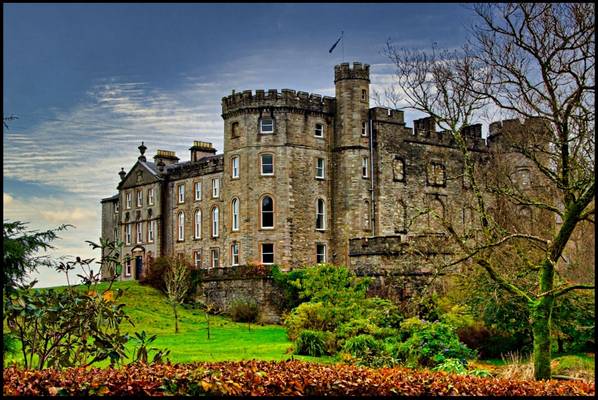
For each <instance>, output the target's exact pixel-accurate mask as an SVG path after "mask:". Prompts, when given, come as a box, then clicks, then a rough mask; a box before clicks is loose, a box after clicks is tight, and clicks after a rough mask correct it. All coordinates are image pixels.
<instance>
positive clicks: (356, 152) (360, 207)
mask: <svg viewBox="0 0 598 400" xmlns="http://www.w3.org/2000/svg"><path fill="white" fill-rule="evenodd" d="M334 83H335V86H336V115H335V135H334V146H333V154H334V165H333V168H334V177H335V179H334V182H333V185H332V191H333V199H334V204H333V207H334V211H333V220H334V221H333V226H334V236H335V237H334V239H333V240H334V242H335V245H336V248H335V249H334V254H333V255H334V257H333V260H332V261H333V262H334V263H336V264H343V265H348V264H349V251H348V249H349V239H350V238H353V237H364V236H371V235H372V232H373V231H372V227H373V221H372V216H373V213H372V201H373V199H372V198H371V196H372V191H371V189H372V180H371V174H372V171H371V165H372V164H371V163H372V160H371V154H370V153H371V151H370V150H371V149H370V137H371V136H370V126H369V118H368V112H369V95H370V93H369V92H370V89H369V85H370V66H369V65H368V64H362V63H359V62H354V63H353V66H352V67H351V66H350V65H349V63H343V64H340V65H336V66H335V67H334Z"/></svg>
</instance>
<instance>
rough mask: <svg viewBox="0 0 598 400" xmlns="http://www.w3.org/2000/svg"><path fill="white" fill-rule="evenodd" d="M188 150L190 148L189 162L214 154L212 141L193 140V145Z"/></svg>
mask: <svg viewBox="0 0 598 400" xmlns="http://www.w3.org/2000/svg"><path fill="white" fill-rule="evenodd" d="M189 150H191V162H193V161H199V160H201V159H202V158H204V157H209V156H213V155H214V154H216V149H215V148H213V147H212V143H209V142H201V141H199V140H194V141H193V146H191V147H190V148H189Z"/></svg>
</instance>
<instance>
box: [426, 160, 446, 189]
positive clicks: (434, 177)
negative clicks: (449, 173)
mask: <svg viewBox="0 0 598 400" xmlns="http://www.w3.org/2000/svg"><path fill="white" fill-rule="evenodd" d="M444 182H445V174H444V165H443V164H442V163H439V162H431V163H430V164H428V184H429V185H431V186H442V185H444Z"/></svg>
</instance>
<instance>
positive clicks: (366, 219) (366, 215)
mask: <svg viewBox="0 0 598 400" xmlns="http://www.w3.org/2000/svg"><path fill="white" fill-rule="evenodd" d="M361 212H362V213H363V229H364V230H366V231H369V230H370V229H372V227H371V225H372V224H371V222H370V202H369V201H367V200H366V201H364V202H363V209H362V211H361Z"/></svg>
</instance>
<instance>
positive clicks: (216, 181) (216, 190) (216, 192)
mask: <svg viewBox="0 0 598 400" xmlns="http://www.w3.org/2000/svg"><path fill="white" fill-rule="evenodd" d="M212 197H213V198H215V199H216V198H218V197H220V178H213V179H212Z"/></svg>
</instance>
